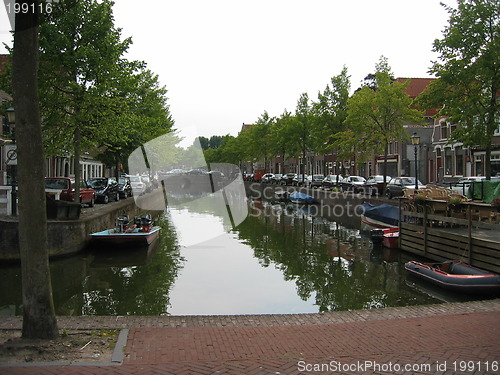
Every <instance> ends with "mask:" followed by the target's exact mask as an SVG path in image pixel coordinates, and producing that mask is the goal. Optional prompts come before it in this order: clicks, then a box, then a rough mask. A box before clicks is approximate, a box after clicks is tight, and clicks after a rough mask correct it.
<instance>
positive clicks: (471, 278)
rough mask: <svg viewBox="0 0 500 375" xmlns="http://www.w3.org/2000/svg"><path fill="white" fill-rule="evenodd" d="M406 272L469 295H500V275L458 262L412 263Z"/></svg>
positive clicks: (409, 263)
mask: <svg viewBox="0 0 500 375" xmlns="http://www.w3.org/2000/svg"><path fill="white" fill-rule="evenodd" d="M405 269H406V271H408V272H409V274H411V275H414V276H416V277H418V278H421V279H423V280H427V281H429V282H431V283H433V284H435V285H438V286H439V287H441V288H444V289H448V290H452V291H455V292H462V293H468V294H498V293H500V275H497V274H494V273H492V272H489V271H485V270H482V269H479V268H476V267H473V266H471V265H469V264H466V263H462V262H460V261H458V260H449V261H446V262H442V263H420V262H417V261H410V262H408V263H406V264H405Z"/></svg>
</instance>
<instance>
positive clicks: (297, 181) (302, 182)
mask: <svg viewBox="0 0 500 375" xmlns="http://www.w3.org/2000/svg"><path fill="white" fill-rule="evenodd" d="M307 178H308V176H307V175H306V174H302V173H300V174H296V175H295V177H294V179H293V182H292V185H293V186H306V184H307Z"/></svg>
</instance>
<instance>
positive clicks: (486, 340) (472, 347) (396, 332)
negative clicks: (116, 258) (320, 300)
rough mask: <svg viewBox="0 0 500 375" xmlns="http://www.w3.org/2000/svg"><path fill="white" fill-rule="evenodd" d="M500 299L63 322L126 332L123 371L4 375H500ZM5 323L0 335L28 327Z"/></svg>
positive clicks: (13, 370) (102, 368)
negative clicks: (293, 312) (317, 311)
mask: <svg viewBox="0 0 500 375" xmlns="http://www.w3.org/2000/svg"><path fill="white" fill-rule="evenodd" d="M499 313H500V300H490V301H476V302H466V303H450V304H439V305H430V306H414V307H404V308H387V309H380V310H362V311H342V312H332V313H324V314H299V315H242V316H191V317H181V316H173V317H60V318H58V323H59V327H60V328H61V329H62V328H64V329H89V328H94V329H95V328H126V329H129V335H128V339H127V342H126V347H125V349H124V352H125V357H124V361H123V363H122V364H119V365H117V364H114V365H112V364H97V365H84V364H74V365H66V366H60V365H59V366H56V365H54V364H50V365H43V366H42V365H34V366H10V367H5V366H0V375H4V374H9V375H10V374H42V375H44V374H57V375H61V374H141V375H142V374H176V375H178V374H500V368H499V367H500V319H499V318H500V314H499ZM20 326H21V321H20V319H19V318H17V317H6V318H5V319H2V321H1V322H0V329H6V328H15V329H17V328H20Z"/></svg>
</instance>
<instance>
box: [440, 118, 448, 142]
mask: <svg viewBox="0 0 500 375" xmlns="http://www.w3.org/2000/svg"><path fill="white" fill-rule="evenodd" d="M447 138H448V124H447V123H446V121H441V139H447Z"/></svg>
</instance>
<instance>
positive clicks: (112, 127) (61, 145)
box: [1, 0, 173, 338]
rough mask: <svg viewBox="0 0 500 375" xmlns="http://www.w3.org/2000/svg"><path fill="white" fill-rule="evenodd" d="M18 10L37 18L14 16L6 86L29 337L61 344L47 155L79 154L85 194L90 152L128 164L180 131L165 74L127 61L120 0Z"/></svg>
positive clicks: (35, 4)
mask: <svg viewBox="0 0 500 375" xmlns="http://www.w3.org/2000/svg"><path fill="white" fill-rule="evenodd" d="M17 3H20V9H28V10H30V11H28V12H24V11H22V12H18V13H17V14H16V15H15V17H16V20H15V31H14V46H13V49H12V50H11V55H12V64H8V66H7V67H6V68H7V72H6V74H5V75H4V76H3V77H2V82H1V84H2V86H1V87H2V88H3V89H4V90H5V91H7V92H12V94H13V98H14V103H13V104H14V107H15V109H16V141H17V151H18V169H19V172H18V185H19V244H20V252H21V263H22V280H23V330H22V336H23V337H26V338H54V337H56V336H57V335H58V329H57V321H56V318H55V314H54V307H53V302H52V292H51V281H50V273H49V268H48V267H49V266H48V251H47V229H46V214H45V186H44V172H45V168H44V158H45V157H46V156H50V155H57V156H60V155H74V156H75V157H74V160H75V164H74V171H75V172H74V173H75V176H76V179H77V183H76V186H77V187H78V186H79V181H78V180H79V179H80V163H79V157H78V156H79V155H81V153H82V151H86V150H91V149H92V150H100V151H101V153H100V155H98V158H99V159H100V160H102V161H103V162H105V163H106V164H111V165H113V164H115V165H119V164H120V163H121V162H123V163H125V160H126V158H127V157H128V154H129V153H130V152H131V151H132V150H134V149H135V148H136V147H138V146H140V145H141V144H143V143H145V142H147V141H149V140H151V139H153V138H155V137H157V136H159V135H162V134H165V133H167V132H170V131H172V126H173V120H172V117H171V115H170V112H169V107H168V105H167V98H166V89H165V88H164V87H161V86H160V84H159V82H158V77H157V76H156V75H155V74H153V73H152V72H151V71H150V70H148V69H147V67H146V64H145V63H144V62H141V61H129V60H127V59H126V58H125V57H124V54H125V53H126V52H127V49H128V47H129V46H130V44H131V43H132V40H131V39H130V38H127V39H124V40H122V38H121V32H120V30H119V29H117V28H115V26H114V19H113V13H112V5H113V2H112V1H110V0H103V1H98V2H97V1H92V0H66V1H60V2H50V3H49V2H45V1H41V0H28V1H17ZM33 10H35V11H33ZM7 105H12V104H11V103H7ZM5 108H6V107H5ZM5 108H3V109H5ZM77 189H78V188H77ZM76 196H77V197H78V196H79V192H78V191H77V192H76Z"/></svg>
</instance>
